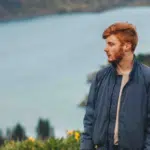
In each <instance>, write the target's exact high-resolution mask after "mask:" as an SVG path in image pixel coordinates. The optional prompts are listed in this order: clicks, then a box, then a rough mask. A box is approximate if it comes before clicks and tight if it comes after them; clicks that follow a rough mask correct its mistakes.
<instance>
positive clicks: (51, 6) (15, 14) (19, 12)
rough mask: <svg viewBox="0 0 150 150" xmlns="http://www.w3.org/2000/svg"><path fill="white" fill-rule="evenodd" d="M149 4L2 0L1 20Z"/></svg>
mask: <svg viewBox="0 0 150 150" xmlns="http://www.w3.org/2000/svg"><path fill="white" fill-rule="evenodd" d="M147 5H150V1H149V0H0V20H1V21H2V20H8V19H14V18H28V17H34V16H40V15H46V14H56V13H70V12H101V11H105V10H108V9H113V8H115V7H121V6H147Z"/></svg>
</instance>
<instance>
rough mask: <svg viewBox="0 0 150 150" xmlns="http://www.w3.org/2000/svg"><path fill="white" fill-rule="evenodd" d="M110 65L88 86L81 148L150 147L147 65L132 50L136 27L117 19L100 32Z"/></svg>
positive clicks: (120, 149)
mask: <svg viewBox="0 0 150 150" xmlns="http://www.w3.org/2000/svg"><path fill="white" fill-rule="evenodd" d="M103 38H104V39H105V40H106V48H105V52H106V54H107V56H108V61H109V65H108V66H107V67H106V68H104V69H102V70H100V71H98V73H97V74H96V77H95V79H94V81H93V83H92V85H91V87H90V92H89V95H88V101H87V106H86V113H85V116H84V132H83V134H82V136H81V145H80V149H81V150H94V149H95V148H96V149H98V150H150V68H149V67H148V66H146V65H143V64H142V63H140V62H139V61H138V60H137V59H136V56H135V54H134V51H135V48H136V46H137V43H138V35H137V32H136V28H135V27H134V26H133V25H132V24H129V23H124V22H118V23H115V24H112V25H111V26H109V27H108V28H107V29H106V30H105V31H104V32H103Z"/></svg>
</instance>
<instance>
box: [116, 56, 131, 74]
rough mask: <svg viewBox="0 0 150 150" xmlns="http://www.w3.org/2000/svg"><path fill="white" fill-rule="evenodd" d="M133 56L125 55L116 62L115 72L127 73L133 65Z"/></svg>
mask: <svg viewBox="0 0 150 150" xmlns="http://www.w3.org/2000/svg"><path fill="white" fill-rule="evenodd" d="M133 58H134V55H133V54H131V55H128V56H125V57H124V58H123V59H122V60H121V61H120V62H119V63H118V64H117V68H116V69H117V73H118V74H121V75H123V74H129V73H130V72H131V70H132V67H133Z"/></svg>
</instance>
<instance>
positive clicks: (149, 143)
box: [144, 86, 150, 150]
mask: <svg viewBox="0 0 150 150" xmlns="http://www.w3.org/2000/svg"><path fill="white" fill-rule="evenodd" d="M147 113H148V114H147V129H146V138H145V145H144V150H150V86H149V90H148V111H147Z"/></svg>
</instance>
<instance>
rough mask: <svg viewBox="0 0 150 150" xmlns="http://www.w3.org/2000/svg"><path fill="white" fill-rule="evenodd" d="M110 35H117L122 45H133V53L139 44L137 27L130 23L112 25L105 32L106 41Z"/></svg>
mask: <svg viewBox="0 0 150 150" xmlns="http://www.w3.org/2000/svg"><path fill="white" fill-rule="evenodd" d="M110 35H115V36H116V37H117V38H118V39H119V41H120V42H121V44H124V43H126V42H129V43H131V45H132V51H134V50H135V48H136V46H137V43H138V35H137V31H136V27H135V26H134V25H132V24H129V23H126V22H125V23H124V22H117V23H114V24H112V25H110V26H109V27H108V28H107V29H105V31H104V32H103V35H102V37H103V39H106V38H107V37H108V36H110Z"/></svg>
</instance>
